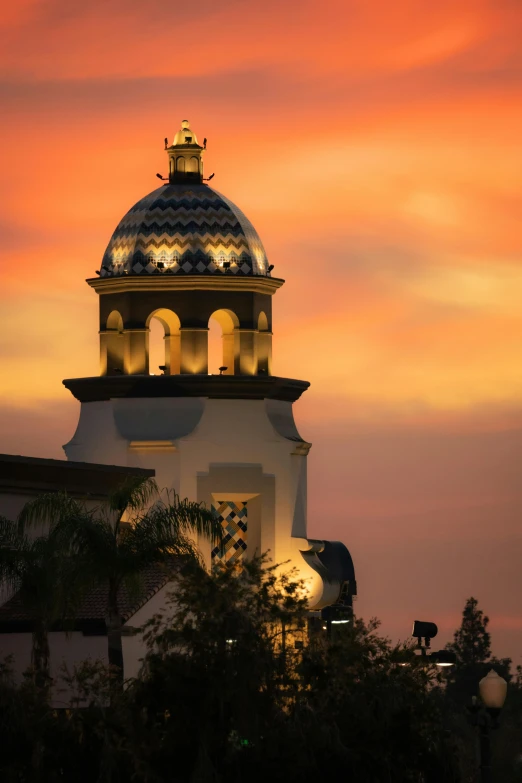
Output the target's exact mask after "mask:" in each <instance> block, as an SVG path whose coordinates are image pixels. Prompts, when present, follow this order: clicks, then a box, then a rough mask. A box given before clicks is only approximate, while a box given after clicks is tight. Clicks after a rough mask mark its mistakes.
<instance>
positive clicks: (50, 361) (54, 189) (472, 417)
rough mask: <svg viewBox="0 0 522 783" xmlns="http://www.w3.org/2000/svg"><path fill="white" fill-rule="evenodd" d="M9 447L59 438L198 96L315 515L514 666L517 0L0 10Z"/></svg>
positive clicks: (373, 592) (391, 584)
mask: <svg viewBox="0 0 522 783" xmlns="http://www.w3.org/2000/svg"><path fill="white" fill-rule="evenodd" d="M0 38H1V46H0V71H1V73H0V94H1V97H0V101H1V105H2V109H3V110H2V117H3V122H2V130H1V133H2V144H1V146H0V199H1V204H2V210H1V213H0V236H1V242H0V253H1V262H0V263H1V269H2V286H1V289H0V301H1V314H2V319H1V320H2V329H1V331H0V357H1V365H0V366H1V384H0V451H2V452H7V453H14V454H20V453H21V454H27V455H32V456H46V457H56V458H64V454H63V451H62V449H61V446H62V444H63V443H65V442H67V441H68V440H69V439H70V438H71V436H72V434H73V432H74V428H75V425H76V420H77V416H78V409H79V404H78V403H77V402H76V401H75V400H74V399H73V398H72V396H71V395H70V394H69V392H67V391H66V390H65V389H64V388H63V386H62V384H61V381H62V379H63V378H71V377H75V376H87V375H95V374H97V372H98V347H97V346H98V334H97V329H98V326H97V306H98V302H97V297H96V295H95V294H94V293H93V292H92V290H90V289H89V288H88V286H87V285H86V284H85V283H84V280H85V278H86V277H92V276H94V270H95V269H99V266H100V261H101V257H102V254H103V251H104V249H105V247H106V244H107V242H108V240H109V238H110V235H111V233H112V230H113V229H114V227H115V226H116V224H117V223H118V221H119V219H120V218H121V216H122V215H123V214H124V213H125V212H126V211H127V209H128V208H129V207H130V206H131V205H132V204H133V203H134V202H136V201H137V200H138V199H139V198H141V197H142V196H143V195H144V194H146V193H147V192H149V191H151V190H153V189H155V188H156V186H157V184H158V181H157V180H156V178H155V173H156V172H157V171H160V172H165V171H166V156H165V153H164V151H163V138H164V137H165V136H168V137H169V139H170V140H172V137H173V135H174V133H175V131H176V130H177V129H178V127H179V124H180V121H181V120H182V119H184V118H187V119H189V120H190V122H191V126H192V128H193V129H194V130H195V132H196V133H197V134H198V136H199V138H200V139H202V138H203V136H206V137H207V138H208V140H209V141H208V151H207V153H206V159H205V167H206V172H207V174H208V173H211V172H215V175H216V176H215V179H214V181H213V183H212V184H213V185H214V184H215V187H216V189H217V190H218V191H220V192H222V193H224V194H225V195H226V196H227V197H229V198H230V199H231V200H232V201H234V202H235V203H237V204H238V205H239V206H240V207H241V208H242V209H243V211H244V212H245V213H246V214H247V215H248V217H249V218H250V219H251V220H252V222H253V223H254V225H255V227H256V228H257V230H258V231H259V233H260V235H261V237H262V239H263V242H264V245H265V248H266V251H267V254H268V258H269V261H270V263H273V264H275V269H274V275H277V276H278V277H283V278H284V279H285V280H286V284H285V286H284V287H283V288H282V289H281V290H280V291H279V292H278V293H277V295H276V297H275V301H274V309H275V314H274V341H275V342H274V364H275V366H274V371H275V373H277V374H279V375H283V376H287V377H291V378H302V379H306V380H309V381H311V384H312V385H311V388H310V390H309V391H308V392H307V393H306V394H305V396H304V397H303V398H302V400H301V401H300V402H299V403H298V404H297V405H296V416H297V421H298V426H299V429H300V432H301V434H302V436H303V437H304V438H305V439H307V440H310V441H312V443H313V444H314V445H313V448H312V450H311V452H310V457H309V533H310V535H311V536H312V537H317V538H319V537H320V538H330V539H332V538H333V539H335V538H338V539H341V540H342V541H344V542H345V543H346V544H347V546H348V547H349V548H350V550H351V552H352V555H353V557H354V561H355V567H356V571H357V577H358V583H359V591H360V597H359V600H358V602H357V604H356V610H357V612H358V614H361V615H363V616H365V617H367V618H369V617H370V616H373V615H376V616H378V617H380V618H381V620H382V622H383V630H384V632H385V633H386V634H388V635H390V636H391V637H392V638H394V639H395V638H398V637H401V638H405V637H407V636H408V634H409V632H410V630H411V623H412V620H414V619H422V620H433V621H434V622H436V623H438V625H439V628H440V633H439V638H438V640H437V641H440V642H441V644H442V643H444V642H445V641H447V640H448V639H449V638H450V636H451V633H452V630H453V629H454V628H455V626H456V625H457V624H458V622H459V615H460V612H461V610H462V607H463V605H464V602H465V599H466V598H467V597H468V596H470V595H474V596H475V597H476V598H478V599H479V603H480V605H481V606H482V608H483V609H484V610H485V611H486V612H487V614H489V615H490V617H491V631H492V636H493V647H494V651H495V652H496V653H497V654H498V655H511V656H512V657H513V658H514V660H515V663H522V308H521V302H522V263H521V261H522V230H521V219H520V218H521V208H522V197H521V192H522V187H521V182H522V146H521V139H522V47H521V45H520V42H521V40H522V4H521V2H520V0H491V1H486V0H471V2H460V0H439V1H438V2H437V3H433V2H428V0H411V1H408V0H395V2H390V0H277V2H276V0H263V2H259V1H258V0H221V2H217V1H216V0H199V2H197V3H168V2H165V0H161V2H160V1H159V0H148V2H146V3H144V2H137V0H125V2H124V0H87V1H86V2H81V3H80V2H76V1H75V0H17V2H16V3H15V2H12V3H10V4H9V5H8V6H7V7H6V8H4V9H3V12H2V18H1V19H0Z"/></svg>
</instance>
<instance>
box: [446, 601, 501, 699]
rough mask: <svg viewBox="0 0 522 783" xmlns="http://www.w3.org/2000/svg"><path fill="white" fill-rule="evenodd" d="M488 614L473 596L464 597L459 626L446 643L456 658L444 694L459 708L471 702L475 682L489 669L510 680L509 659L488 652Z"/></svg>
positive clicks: (474, 690)
mask: <svg viewBox="0 0 522 783" xmlns="http://www.w3.org/2000/svg"><path fill="white" fill-rule="evenodd" d="M488 625H489V617H487V616H486V615H485V614H484V612H483V611H482V609H479V608H478V601H477V599H476V598H473V597H471V598H468V599H467V601H466V604H465V606H464V610H463V612H462V621H461V625H460V627H459V628H458V629H457V630H456V631H455V633H454V636H453V642H451V643H449V644H447V645H446V648H447V649H449V650H452V651H453V652H454V653H455V655H456V657H457V665H456V666H454V667H453V668H452V669H451V672H450V673H449V676H448V696H449V697H450V698H451V699H452V700H453V701H454V702H456V703H457V704H458V705H459V706H460V707H461V708H465V707H466V706H468V705H469V704H471V699H472V697H473V696H476V695H477V694H478V683H479V682H480V680H481V679H482V677H484V676H485V675H486V674H487V672H488V671H489V669H492V668H493V669H495V671H497V672H498V674H500V676H501V677H504V679H507V680H509V679H510V676H511V675H510V666H511V660H510V659H509V658H500V659H499V658H495V657H493V656H492V655H491V636H490V634H489V632H488Z"/></svg>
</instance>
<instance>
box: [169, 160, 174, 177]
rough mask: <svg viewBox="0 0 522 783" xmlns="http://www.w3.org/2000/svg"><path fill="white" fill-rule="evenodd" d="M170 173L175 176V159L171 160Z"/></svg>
mask: <svg viewBox="0 0 522 783" xmlns="http://www.w3.org/2000/svg"><path fill="white" fill-rule="evenodd" d="M169 172H170V174H174V158H169Z"/></svg>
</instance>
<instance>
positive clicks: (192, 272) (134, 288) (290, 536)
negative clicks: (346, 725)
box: [64, 120, 355, 607]
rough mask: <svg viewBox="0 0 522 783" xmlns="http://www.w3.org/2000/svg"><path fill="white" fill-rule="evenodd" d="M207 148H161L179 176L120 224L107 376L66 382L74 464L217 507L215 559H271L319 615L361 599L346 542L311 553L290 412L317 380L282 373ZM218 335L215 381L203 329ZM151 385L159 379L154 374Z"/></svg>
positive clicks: (188, 133) (260, 263) (177, 144)
mask: <svg viewBox="0 0 522 783" xmlns="http://www.w3.org/2000/svg"><path fill="white" fill-rule="evenodd" d="M205 148H206V140H205V142H204V144H203V146H201V145H200V144H198V141H197V137H196V135H195V133H194V132H193V131H192V130H191V128H190V125H189V123H188V121H186V120H184V121H183V122H182V125H181V130H179V131H178V132H177V133H176V135H175V137H174V141H173V144H172V145H170V146H169V145H168V142H167V140H165V149H166V151H167V155H168V167H169V174H168V178H166V177H165V178H164V179H165V184H163V185H162V186H161V187H159V188H158V189H157V190H155V191H153V192H152V193H150V194H148V195H147V196H145V197H144V198H142V199H141V200H140V201H138V202H137V203H136V204H135V205H134V206H133V207H132V208H131V209H130V210H129V211H128V212H127V214H126V215H125V216H124V217H123V218H122V220H121V221H120V223H119V224H118V226H117V227H116V229H115V231H114V233H113V235H112V237H111V239H110V241H109V244H108V246H107V249H106V251H105V254H104V256H103V260H102V264H101V268H100V270H99V272H98V275H97V277H95V278H90V279H88V280H87V283H88V285H89V286H90V287H91V288H92V289H93V290H94V292H95V293H96V294H97V295H98V297H99V336H100V374H99V376H96V377H89V378H75V379H69V380H65V381H64V384H65V386H66V387H67V388H68V389H69V390H70V391H71V393H72V394H73V395H74V396H75V397H76V399H77V400H79V402H80V403H81V410H80V419H79V422H78V426H77V429H76V432H75V434H74V436H73V438H72V440H71V441H70V442H69V443H68V444H66V446H64V449H65V452H66V455H67V457H68V458H69V459H71V460H79V461H87V462H101V463H106V464H117V465H131V466H137V467H147V468H154V469H155V471H156V479H157V482H158V485H159V486H160V487H166V488H168V489H173V490H175V491H176V492H177V493H178V494H179V495H180V496H181V497H188V498H189V499H191V500H195V501H198V502H204V503H206V504H207V506H209V507H210V506H212V508H213V509H214V511H215V513H216V515H217V516H218V517H219V518H220V520H221V522H222V525H223V529H224V544H223V548H222V549H214V550H211V547H210V543H209V542H206V541H199V542H198V545H199V546H200V548H201V550H202V552H203V553H204V556H205V558H206V560H207V562H208V563H209V564H210V563H211V562H212V561H213V560H215V559H216V558H217V559H222V560H227V561H228V560H237V559H241V558H244V557H249V556H253V555H254V554H256V553H257V554H261V553H263V552H266V551H270V556H271V558H272V559H273V560H274V562H280V563H281V562H286V561H290V563H291V564H292V565H294V566H296V567H297V568H298V570H299V571H300V572H301V575H302V576H303V577H304V578H306V579H307V580H308V582H309V590H310V605H311V607H321V606H324V605H329V604H332V603H335V602H336V601H338V600H340V596H341V595H344V596H346V595H347V594H350V595H352V594H354V592H355V582H354V577H353V566H352V565H351V558H350V555H349V553H348V550H346V547H344V545H343V544H339V543H338V542H324V541H315V540H314V541H308V539H307V533H306V458H307V454H308V451H309V449H310V445H311V444H310V443H308V442H307V441H306V440H304V439H303V438H302V437H301V435H300V434H299V432H298V430H297V427H296V425H295V421H294V416H293V408H292V406H293V404H294V402H296V401H297V400H298V399H299V397H300V396H301V394H303V392H304V391H306V389H307V388H308V386H309V383H308V382H307V381H302V380H295V379H291V378H284V377H276V376H274V375H272V323H273V322H272V301H273V297H274V295H275V294H276V293H277V291H278V289H279V288H280V287H281V286H282V285H283V283H284V280H282V279H281V278H277V277H273V276H272V269H273V266H271V265H269V263H268V260H267V257H266V253H265V250H264V247H263V245H262V242H261V240H260V238H259V236H258V235H257V232H256V231H255V229H254V227H253V226H252V224H251V223H250V221H249V220H248V218H247V217H246V216H245V215H244V214H243V212H242V211H241V210H240V209H239V208H238V207H237V206H236V205H235V204H233V203H232V202H231V201H229V199H227V198H226V197H225V196H223V195H222V194H220V193H218V192H217V191H215V190H213V189H212V188H211V187H210V186H209V185H208V184H207V182H206V181H204V180H203V163H202V156H203V153H204V151H205ZM211 317H212V318H214V319H215V320H217V321H218V323H219V324H220V326H221V329H222V365H221V367H220V368H219V374H218V373H217V372H216V371H215V369H217V368H210V369H211V370H214V372H211V373H210V374H209V367H208V324H209V319H210V318H211ZM153 318H156V319H157V321H158V322H159V323H160V324H161V327H162V328H163V332H164V356H165V358H164V362H163V364H162V365H161V371H162V374H161V375H158V374H156V368H151V367H150V366H149V330H150V323H151V321H152V319H153ZM152 373H154V374H152Z"/></svg>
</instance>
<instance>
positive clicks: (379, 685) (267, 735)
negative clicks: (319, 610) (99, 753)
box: [128, 559, 457, 783]
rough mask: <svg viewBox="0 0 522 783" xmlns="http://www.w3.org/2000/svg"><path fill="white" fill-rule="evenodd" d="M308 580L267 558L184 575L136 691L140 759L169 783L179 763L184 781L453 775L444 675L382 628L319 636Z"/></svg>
mask: <svg viewBox="0 0 522 783" xmlns="http://www.w3.org/2000/svg"><path fill="white" fill-rule="evenodd" d="M303 588H304V585H303V584H302V583H301V582H299V580H295V579H293V578H292V575H291V574H290V575H288V574H286V575H285V574H281V572H280V569H278V568H277V567H275V566H267V565H266V562H264V560H263V559H261V560H253V561H250V562H247V563H245V564H244V567H243V569H242V571H241V572H237V570H234V569H233V568H230V567H227V568H220V569H218V570H216V571H215V572H214V573H213V574H212V575H208V574H206V573H202V572H198V570H197V568H192V567H191V568H188V569H185V570H184V572H183V574H182V575H181V577H180V579H179V581H178V583H177V586H176V593H175V596H173V604H172V606H171V608H170V613H167V614H166V615H165V616H163V617H157V618H155V620H154V621H153V622H152V623H151V624H150V625H149V642H150V653H149V655H148V656H147V658H146V663H145V672H144V677H143V678H142V679H140V680H139V681H136V682H135V683H133V685H132V686H131V688H130V689H129V692H128V695H129V697H130V698H132V700H133V703H134V705H135V706H134V709H135V711H136V714H139V715H140V716H142V720H143V724H142V725H141V727H140V732H141V731H144V734H145V735H146V736H147V737H148V738H149V740H148V741H147V742H138V741H137V737H136V740H135V741H133V742H132V743H131V744H132V748H133V753H134V754H135V761H134V762H133V765H135V766H136V767H141V768H147V769H149V770H150V771H151V775H157V777H158V779H159V780H166V779H168V775H169V770H171V769H172V765H173V760H174V759H176V770H177V780H179V781H187V783H189V781H218V780H219V781H225V780H226V781H227V783H228V782H229V781H230V783H235V781H238V783H239V781H242V780H249V781H251V783H257V781H259V782H261V781H266V779H267V778H268V779H270V778H273V779H276V780H288V781H294V780H295V781H301V782H302V783H306V781H312V780H313V781H316V780H318V779H319V780H321V779H324V778H326V777H330V776H343V778H346V779H351V780H357V781H358V782H359V783H374V781H376V780H382V781H385V780H386V781H390V782H391V783H395V781H397V783H399V781H400V782H401V783H404V782H405V781H416V782H418V781H423V783H431V782H432V781H433V783H443V782H445V781H456V780H457V773H456V762H455V754H454V748H453V746H452V745H451V743H450V740H449V739H448V737H447V735H446V733H445V729H444V725H443V719H442V705H441V697H440V693H439V691H438V690H437V689H433V688H432V687H431V682H432V680H433V677H434V676H435V675H434V672H433V670H432V669H426V668H425V667H424V666H422V665H420V664H419V661H418V659H417V658H416V656H415V655H414V654H413V651H412V650H409V649H406V648H403V647H400V646H393V645H391V644H390V642H389V641H388V640H386V639H383V638H382V637H380V636H379V635H378V633H377V627H378V626H377V623H370V624H369V625H365V624H364V623H363V622H362V621H357V622H356V623H355V624H354V626H353V627H349V626H345V627H344V628H345V630H344V632H343V631H341V630H340V631H339V633H337V634H336V635H335V638H334V639H333V641H331V642H330V641H329V640H327V639H326V638H325V637H326V635H325V634H323V632H322V631H319V636H313V635H312V637H309V636H308V633H307V622H306V603H305V598H304V596H305V592H304V589H303ZM342 628H343V626H339V629H342ZM405 663H407V664H409V665H401V664H405Z"/></svg>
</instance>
